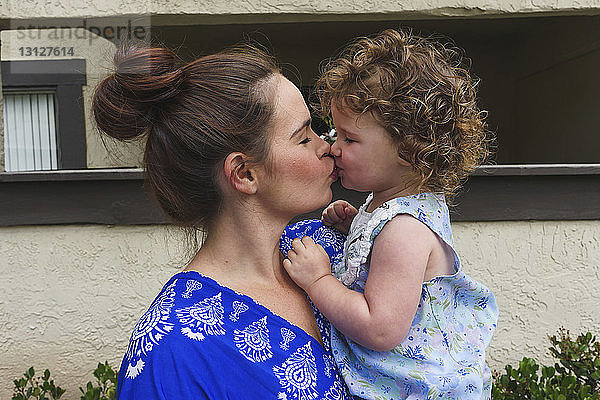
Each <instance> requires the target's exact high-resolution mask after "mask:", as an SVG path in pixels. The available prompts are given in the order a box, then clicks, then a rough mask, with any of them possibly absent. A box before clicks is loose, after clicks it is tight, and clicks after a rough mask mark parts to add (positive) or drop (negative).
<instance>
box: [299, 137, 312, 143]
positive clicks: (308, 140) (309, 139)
mask: <svg viewBox="0 0 600 400" xmlns="http://www.w3.org/2000/svg"><path fill="white" fill-rule="evenodd" d="M311 140H312V139H311V138H309V137H307V138H306V139H304V140H303V141H301V142H300V144H307V143H309V142H310V141H311Z"/></svg>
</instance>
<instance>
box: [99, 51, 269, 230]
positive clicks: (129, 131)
mask: <svg viewBox="0 0 600 400" xmlns="http://www.w3.org/2000/svg"><path fill="white" fill-rule="evenodd" d="M114 65H115V70H114V72H113V73H111V74H110V75H109V76H107V77H106V78H104V79H103V80H102V81H101V82H100V83H99V84H98V86H97V87H96V89H95V91H94V95H93V100H92V112H93V116H94V119H95V121H96V124H97V126H98V129H99V130H100V131H101V132H103V133H105V134H108V135H110V136H112V137H114V138H116V139H119V140H124V141H127V140H131V139H135V138H138V137H144V138H145V139H146V147H145V151H144V170H145V174H146V179H147V181H148V183H149V185H150V187H151V189H152V191H153V193H154V195H155V197H156V198H157V200H158V202H159V204H160V206H161V208H162V209H163V210H164V211H165V213H166V214H167V215H168V216H169V217H171V219H172V220H173V222H174V223H175V224H176V225H179V226H181V227H185V228H190V229H191V231H193V232H194V233H195V232H196V231H197V230H201V229H202V230H204V232H206V229H208V230H209V229H210V225H211V223H212V222H213V221H214V218H215V217H216V215H218V212H219V209H220V207H221V204H222V200H223V199H222V193H221V191H220V189H219V185H218V174H219V173H220V172H221V171H222V163H223V160H224V159H225V157H226V156H227V155H228V154H229V153H231V152H234V151H240V152H243V153H245V154H246V155H248V156H249V157H251V161H252V162H257V163H261V162H264V161H265V160H266V159H267V157H268V149H269V140H268V135H267V134H266V130H267V126H268V124H269V122H270V120H271V118H272V114H273V101H274V100H273V99H271V98H270V97H269V95H268V92H267V90H266V89H265V90H263V89H264V86H265V85H264V83H265V82H268V81H269V79H270V78H272V77H273V76H274V75H275V74H277V73H279V69H278V67H277V65H276V63H275V61H274V59H273V58H272V57H271V56H269V55H268V54H267V53H266V52H264V51H262V50H259V49H258V48H256V47H253V46H251V45H240V46H236V47H232V48H229V49H227V50H223V51H221V52H219V53H216V54H211V55H207V56H204V57H201V58H199V59H197V60H195V61H193V62H190V63H189V64H184V63H182V62H181V60H180V59H179V57H178V56H177V55H176V54H175V53H174V52H173V51H171V50H170V49H168V48H164V47H151V46H149V45H146V44H143V43H133V42H126V43H123V44H122V45H121V46H120V47H119V48H118V50H117V52H116V53H115V56H114ZM194 236H195V235H194Z"/></svg>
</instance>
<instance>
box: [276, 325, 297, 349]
mask: <svg viewBox="0 0 600 400" xmlns="http://www.w3.org/2000/svg"><path fill="white" fill-rule="evenodd" d="M281 337H282V338H283V340H282V341H281V342H279V347H281V350H289V349H290V346H289V344H290V342H291V341H292V340H294V338H295V337H296V334H295V333H294V332H292V331H291V330H289V329H288V328H281Z"/></svg>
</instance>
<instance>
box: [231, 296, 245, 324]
mask: <svg viewBox="0 0 600 400" xmlns="http://www.w3.org/2000/svg"><path fill="white" fill-rule="evenodd" d="M245 311H248V306H247V305H245V304H244V303H242V302H241V301H234V302H233V311H232V312H231V314H229V319H230V320H231V321H233V322H235V321H237V320H238V319H240V314H241V313H243V312H245Z"/></svg>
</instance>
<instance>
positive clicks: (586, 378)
mask: <svg viewBox="0 0 600 400" xmlns="http://www.w3.org/2000/svg"><path fill="white" fill-rule="evenodd" d="M549 339H550V343H551V344H552V346H551V347H550V348H549V349H550V353H551V354H552V356H553V357H554V358H556V359H557V360H558V363H555V364H554V366H553V367H549V366H542V368H541V375H538V371H539V370H540V367H539V365H538V364H537V363H536V362H535V361H534V360H533V359H531V358H527V357H524V358H523V360H521V362H520V363H519V368H518V369H515V368H513V367H512V366H511V365H507V366H506V367H505V371H506V373H505V374H500V373H498V372H495V373H494V385H493V387H492V399H494V400H517V399H518V400H521V399H525V400H527V399H531V400H538V399H539V400H542V399H543V400H546V399H548V400H600V393H598V390H599V389H600V342H597V341H596V337H595V336H592V334H591V333H590V332H588V333H585V334H581V335H579V336H578V337H577V339H575V340H572V339H571V336H570V334H569V331H568V330H565V329H564V328H561V329H559V331H558V336H557V335H553V336H549Z"/></svg>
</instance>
